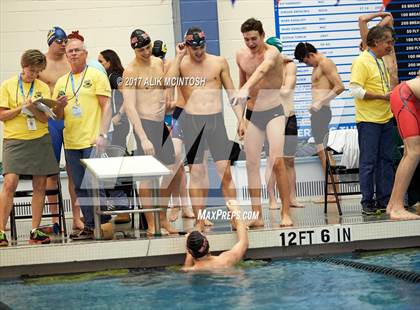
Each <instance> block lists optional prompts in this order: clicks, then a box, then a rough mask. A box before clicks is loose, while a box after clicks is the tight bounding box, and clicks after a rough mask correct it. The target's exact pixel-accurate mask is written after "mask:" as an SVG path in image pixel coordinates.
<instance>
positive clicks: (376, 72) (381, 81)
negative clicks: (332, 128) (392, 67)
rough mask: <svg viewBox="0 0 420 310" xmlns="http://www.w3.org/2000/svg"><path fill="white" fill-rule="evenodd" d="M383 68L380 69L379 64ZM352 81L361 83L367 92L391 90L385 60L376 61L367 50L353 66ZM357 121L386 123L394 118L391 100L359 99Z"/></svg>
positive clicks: (356, 100) (376, 92)
mask: <svg viewBox="0 0 420 310" xmlns="http://www.w3.org/2000/svg"><path fill="white" fill-rule="evenodd" d="M378 64H379V66H380V67H381V70H380V69H379V66H378ZM350 83H356V84H359V85H360V86H361V87H362V88H364V89H365V90H366V91H367V92H370V93H374V94H382V95H385V94H386V93H388V92H390V91H391V89H389V83H390V80H389V72H388V69H387V68H386V67H385V64H384V62H383V61H382V60H381V59H378V62H376V60H375V58H374V57H373V55H371V54H370V53H369V52H368V51H367V50H366V51H363V52H362V53H361V54H360V55H359V56H358V57H357V58H356V59H355V60H354V61H353V64H352V66H351V77H350ZM355 102H356V122H358V123H359V122H372V123H379V124H384V123H386V122H388V121H389V120H390V119H391V118H392V112H391V106H390V103H389V101H387V100H381V99H369V100H366V99H357V98H355Z"/></svg>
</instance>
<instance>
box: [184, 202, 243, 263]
mask: <svg viewBox="0 0 420 310" xmlns="http://www.w3.org/2000/svg"><path fill="white" fill-rule="evenodd" d="M226 205H227V208H228V209H229V211H230V212H232V221H234V223H233V225H234V226H236V234H237V237H238V241H237V242H236V244H235V245H234V246H233V247H232V248H231V249H230V250H229V251H225V252H223V253H222V254H220V255H218V256H216V255H211V253H210V244H209V241H208V240H207V238H206V236H204V235H203V234H201V233H200V232H199V231H196V230H195V231H193V232H191V233H190V234H189V235H188V237H187V245H186V246H187V256H186V257H185V263H184V267H183V270H184V271H200V270H217V269H224V268H230V267H233V266H234V265H235V264H236V263H237V262H239V261H240V260H241V259H242V257H243V256H244V254H245V252H246V250H247V249H248V231H247V227H246V224H245V223H244V222H243V220H242V216H241V209H240V207H239V204H238V202H237V201H235V200H230V201H228V202H227V204H226Z"/></svg>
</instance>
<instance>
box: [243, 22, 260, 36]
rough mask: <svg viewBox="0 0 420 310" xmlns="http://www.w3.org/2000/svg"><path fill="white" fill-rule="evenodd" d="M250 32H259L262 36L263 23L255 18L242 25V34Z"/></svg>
mask: <svg viewBox="0 0 420 310" xmlns="http://www.w3.org/2000/svg"><path fill="white" fill-rule="evenodd" d="M248 31H258V33H259V34H260V35H262V34H264V29H263V25H262V23H261V22H260V21H259V20H257V19H255V18H249V19H247V20H246V21H245V22H244V23H243V24H242V25H241V32H242V33H245V32H248Z"/></svg>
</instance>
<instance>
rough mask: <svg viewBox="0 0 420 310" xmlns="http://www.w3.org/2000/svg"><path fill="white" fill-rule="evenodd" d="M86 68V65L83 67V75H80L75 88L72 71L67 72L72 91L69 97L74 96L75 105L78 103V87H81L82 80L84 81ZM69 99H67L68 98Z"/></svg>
mask: <svg viewBox="0 0 420 310" xmlns="http://www.w3.org/2000/svg"><path fill="white" fill-rule="evenodd" d="M87 69H88V66H86V67H85V69H84V72H83V76H82V78H81V80H80V82H79V86H77V89H75V87H74V78H73V73H72V72H70V73H69V77H70V81H71V89H72V91H73V97H71V98H70V99H73V98H76V105H79V90H80V87H82V84H83V81H84V79H85V76H86V72H87ZM67 82H68V80H67ZM66 89H67V83H66ZM70 99H68V100H70Z"/></svg>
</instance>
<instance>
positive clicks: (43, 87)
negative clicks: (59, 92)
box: [0, 75, 51, 140]
mask: <svg viewBox="0 0 420 310" xmlns="http://www.w3.org/2000/svg"><path fill="white" fill-rule="evenodd" d="M31 84H32V83H25V82H22V86H23V92H24V94H25V96H29V90H30V88H31ZM41 97H42V98H48V99H50V98H51V94H50V89H49V87H48V85H47V84H45V83H44V82H42V81H40V80H38V79H36V80H35V81H34V88H33V92H32V96H31V98H32V100H33V101H34V100H36V99H38V98H41ZM28 99H29V98H28ZM23 101H24V99H23V96H22V93H21V90H20V87H19V75H16V76H14V77H12V78H10V79H8V80H6V81H4V82H3V83H2V84H1V86H0V107H2V108H7V109H15V108H17V107H20V106H22V104H23ZM35 126H36V130H29V128H28V118H27V116H25V115H23V114H22V113H21V114H19V115H17V116H16V117H15V118H13V119H11V120H8V121H5V122H4V133H3V136H4V138H5V139H20V140H32V139H37V138H40V137H42V136H44V135H46V134H47V133H48V123H42V122H40V121H38V120H37V119H36V118H35Z"/></svg>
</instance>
